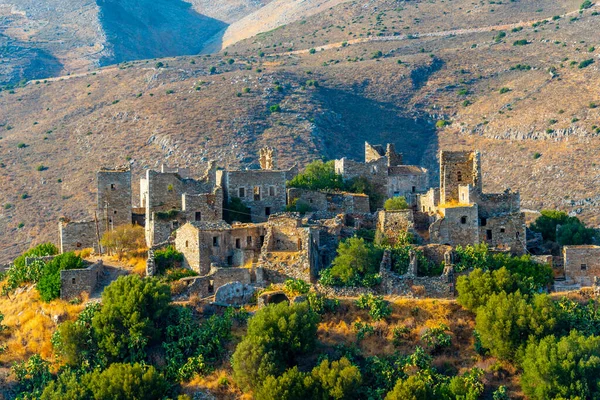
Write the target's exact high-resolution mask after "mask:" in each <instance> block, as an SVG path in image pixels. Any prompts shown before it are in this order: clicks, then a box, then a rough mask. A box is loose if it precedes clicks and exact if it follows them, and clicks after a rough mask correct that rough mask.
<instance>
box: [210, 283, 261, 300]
mask: <svg viewBox="0 0 600 400" xmlns="http://www.w3.org/2000/svg"><path fill="white" fill-rule="evenodd" d="M255 291H256V289H255V288H254V286H252V285H247V284H244V283H241V282H231V283H226V284H225V285H223V286H221V287H219V288H218V289H217V292H216V293H215V303H217V304H220V305H226V306H241V305H243V304H247V303H248V302H250V300H251V299H252V296H253V295H254V292H255Z"/></svg>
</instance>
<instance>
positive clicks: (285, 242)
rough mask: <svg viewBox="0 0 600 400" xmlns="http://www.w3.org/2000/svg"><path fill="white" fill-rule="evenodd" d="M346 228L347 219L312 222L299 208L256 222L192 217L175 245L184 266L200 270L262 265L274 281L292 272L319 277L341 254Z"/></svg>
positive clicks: (202, 272) (204, 272)
mask: <svg viewBox="0 0 600 400" xmlns="http://www.w3.org/2000/svg"><path fill="white" fill-rule="evenodd" d="M341 227H342V221H341V220H335V219H334V220H325V221H320V222H314V221H312V222H311V221H308V220H306V219H303V218H302V217H301V216H300V215H299V214H295V213H283V214H278V215H272V216H270V217H269V220H268V221H267V222H263V223H256V224H254V223H252V224H239V223H235V224H233V225H230V224H227V223H226V222H224V221H221V222H188V223H186V224H185V225H183V226H182V227H181V228H179V229H178V230H177V232H176V235H175V236H176V238H175V248H176V249H177V251H179V252H181V253H182V254H183V257H184V267H186V268H190V269H193V270H194V271H196V272H198V273H199V274H200V275H207V274H211V271H214V270H215V268H217V269H218V268H234V269H236V268H243V269H244V268H245V269H251V270H254V271H256V269H257V268H258V269H259V270H260V271H261V277H262V278H261V279H262V280H265V281H268V282H283V281H285V280H286V279H288V278H291V277H292V278H297V279H304V280H306V281H309V282H310V281H312V282H314V281H316V279H317V277H318V271H319V269H320V268H322V267H326V266H328V265H329V264H328V263H330V262H331V260H332V259H333V257H334V256H335V249H336V248H337V244H338V242H339V240H340V237H341V235H340V234H341ZM214 287H215V288H217V286H214Z"/></svg>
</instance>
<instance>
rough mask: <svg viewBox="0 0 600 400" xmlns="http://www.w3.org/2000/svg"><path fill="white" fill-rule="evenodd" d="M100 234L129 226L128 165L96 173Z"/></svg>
mask: <svg viewBox="0 0 600 400" xmlns="http://www.w3.org/2000/svg"><path fill="white" fill-rule="evenodd" d="M97 181H98V203H97V204H98V208H97V210H96V212H97V216H98V225H99V228H100V232H105V231H106V230H111V229H114V228H116V227H117V226H119V225H125V224H131V212H132V209H131V169H130V167H129V165H127V166H123V167H117V168H102V169H100V171H98V173H97Z"/></svg>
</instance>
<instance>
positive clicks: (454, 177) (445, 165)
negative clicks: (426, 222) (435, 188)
mask: <svg viewBox="0 0 600 400" xmlns="http://www.w3.org/2000/svg"><path fill="white" fill-rule="evenodd" d="M461 185H471V187H472V188H473V190H475V191H476V192H479V193H480V192H481V189H482V188H481V156H480V153H479V152H478V151H442V152H440V203H441V204H446V203H460V199H459V197H458V194H459V193H458V187H459V186H461Z"/></svg>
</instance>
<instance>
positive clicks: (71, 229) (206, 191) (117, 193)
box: [59, 163, 223, 252]
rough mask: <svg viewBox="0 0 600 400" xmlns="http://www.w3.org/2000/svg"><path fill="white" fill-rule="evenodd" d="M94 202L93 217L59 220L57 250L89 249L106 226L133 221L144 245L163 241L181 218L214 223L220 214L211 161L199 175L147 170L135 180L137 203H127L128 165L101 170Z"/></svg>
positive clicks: (129, 186)
mask: <svg viewBox="0 0 600 400" xmlns="http://www.w3.org/2000/svg"><path fill="white" fill-rule="evenodd" d="M96 179H97V202H96V210H95V213H94V214H95V215H94V217H93V218H91V219H89V220H86V221H70V220H69V219H67V218H62V219H61V221H60V222H59V241H60V249H61V252H67V251H75V250H82V249H84V248H93V249H94V250H95V251H98V250H99V249H98V242H99V241H100V238H102V235H103V234H104V233H105V232H106V231H107V230H113V229H114V228H116V227H118V226H121V225H126V224H132V223H136V224H138V225H141V226H145V231H146V242H147V245H148V247H152V246H153V245H155V244H157V243H161V242H164V241H166V240H167V239H169V237H170V236H171V234H172V232H173V231H175V230H176V229H177V228H179V227H180V226H181V225H183V224H184V223H185V222H187V221H220V220H221V219H222V218H223V190H222V189H221V188H220V187H219V186H218V185H216V167H215V166H214V163H211V164H210V165H209V168H208V170H207V172H206V173H205V175H204V176H202V177H201V178H199V179H192V178H190V177H189V171H188V170H187V169H169V168H168V167H166V166H164V165H163V166H162V167H161V170H160V171H153V170H147V171H146V176H145V177H144V178H141V179H140V200H139V207H134V206H133V205H132V203H133V201H132V200H133V199H132V180H131V170H130V168H129V166H126V167H118V168H114V169H110V168H102V169H100V170H99V171H98V172H97V174H96Z"/></svg>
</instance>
